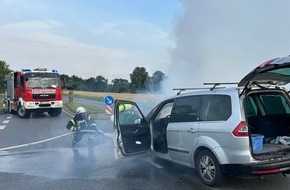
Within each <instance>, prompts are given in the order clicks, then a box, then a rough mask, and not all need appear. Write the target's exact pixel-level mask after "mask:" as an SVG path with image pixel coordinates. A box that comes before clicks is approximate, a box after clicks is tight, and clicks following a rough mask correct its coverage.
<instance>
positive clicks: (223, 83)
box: [203, 82, 239, 90]
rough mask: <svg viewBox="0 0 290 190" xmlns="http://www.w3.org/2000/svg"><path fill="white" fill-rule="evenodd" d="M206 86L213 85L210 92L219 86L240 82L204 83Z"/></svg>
mask: <svg viewBox="0 0 290 190" xmlns="http://www.w3.org/2000/svg"><path fill="white" fill-rule="evenodd" d="M203 84H204V85H213V87H211V88H210V90H214V89H215V88H216V87H217V86H220V85H232V84H239V83H238V82H206V83H203Z"/></svg>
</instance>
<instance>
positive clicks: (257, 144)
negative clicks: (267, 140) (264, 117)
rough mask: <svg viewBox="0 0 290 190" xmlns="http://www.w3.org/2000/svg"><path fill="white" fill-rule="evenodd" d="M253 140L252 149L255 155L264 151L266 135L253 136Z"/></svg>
mask: <svg viewBox="0 0 290 190" xmlns="http://www.w3.org/2000/svg"><path fill="white" fill-rule="evenodd" d="M251 139H252V148H253V152H254V153H256V152H259V151H261V150H263V140H264V135H258V134H252V135H251Z"/></svg>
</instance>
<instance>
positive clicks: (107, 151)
mask: <svg viewBox="0 0 290 190" xmlns="http://www.w3.org/2000/svg"><path fill="white" fill-rule="evenodd" d="M70 118H71V115H70V114H69V113H68V112H66V111H64V112H63V113H62V114H61V115H60V116H59V117H50V116H49V115H47V114H38V115H37V114H34V115H32V117H31V118H29V119H21V118H18V117H17V116H16V115H8V114H7V115H1V116H0V139H1V140H0V189H13V190H14V189H16V190H18V189H19V190H20V189H24V190H25V189H29V190H33V189H35V190H36V189H37V190H38V189H44V190H46V189H70V190H74V189H78V190H80V189H109V190H111V189H130V190H136V189H138V190H139V189H141V190H149V189H150V190H151V189H167V190H171V189H172V190H173V189H198V190H200V189H201V190H208V189H213V188H210V187H207V186H205V185H203V184H201V183H200V181H199V179H198V177H197V176H196V174H195V171H194V170H193V169H191V168H187V167H183V166H179V165H176V164H172V163H169V162H166V161H163V160H160V159H157V158H154V157H151V156H150V155H148V154H146V155H144V154H143V155H137V156H133V157H129V158H122V159H116V158H115V155H114V146H113V139H112V129H113V126H112V123H111V121H109V120H97V123H98V126H99V128H100V130H102V131H103V132H105V135H106V136H105V137H102V138H101V137H100V139H99V140H100V141H99V142H98V144H97V145H96V146H95V147H89V146H88V145H87V137H84V138H83V140H82V141H81V142H80V143H79V144H78V145H77V147H76V148H75V149H73V148H72V147H71V140H72V136H71V134H70V133H68V131H67V130H66V129H65V125H66V122H67V121H68V120H69V119H70ZM289 186H290V178H289V177H286V178H285V177H283V176H282V175H271V176H265V177H264V178H263V179H261V178H257V177H248V178H238V177H231V178H227V180H226V181H225V182H224V183H223V184H222V185H221V187H219V188H218V189H229V190H232V189H235V190H236V189H247V190H248V189H255V190H259V189H261V190H262V189H263V190H267V189H280V190H281V189H289Z"/></svg>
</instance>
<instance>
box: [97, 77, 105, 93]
mask: <svg viewBox="0 0 290 190" xmlns="http://www.w3.org/2000/svg"><path fill="white" fill-rule="evenodd" d="M107 88H108V80H107V79H105V77H103V76H101V75H98V76H97V77H96V89H95V91H96V92H105V91H106V90H107Z"/></svg>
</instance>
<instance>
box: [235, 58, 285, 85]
mask: <svg viewBox="0 0 290 190" xmlns="http://www.w3.org/2000/svg"><path fill="white" fill-rule="evenodd" d="M289 82H290V56H287V57H282V58H276V59H271V60H269V61H266V62H265V63H263V64H261V65H259V66H258V67H257V68H255V69H254V70H252V71H251V72H250V73H249V74H247V75H246V76H245V77H244V78H243V79H242V80H241V81H240V82H239V84H238V86H239V87H244V89H246V88H248V87H249V86H250V85H252V84H257V85H266V84H268V85H286V84H288V83H289Z"/></svg>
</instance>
